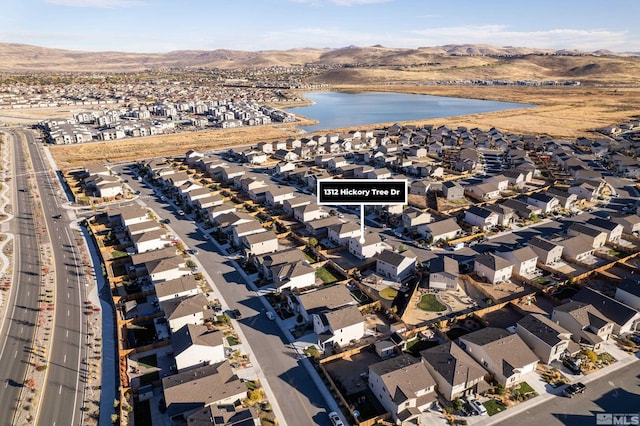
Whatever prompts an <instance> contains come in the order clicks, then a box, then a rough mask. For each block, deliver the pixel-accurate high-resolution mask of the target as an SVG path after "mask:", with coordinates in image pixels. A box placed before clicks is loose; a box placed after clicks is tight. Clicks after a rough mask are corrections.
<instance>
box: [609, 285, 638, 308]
mask: <svg viewBox="0 0 640 426" xmlns="http://www.w3.org/2000/svg"><path fill="white" fill-rule="evenodd" d="M615 298H616V300H618V301H620V302H622V303H624V304H625V305H628V306H631V307H632V308H634V309H636V310H640V281H638V280H637V279H633V278H627V279H624V280H622V281H621V282H620V284H619V285H618V287H617V288H616V296H615Z"/></svg>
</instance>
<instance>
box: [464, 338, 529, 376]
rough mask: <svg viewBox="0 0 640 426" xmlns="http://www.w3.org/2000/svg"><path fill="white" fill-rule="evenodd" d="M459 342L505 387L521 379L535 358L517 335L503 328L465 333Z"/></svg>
mask: <svg viewBox="0 0 640 426" xmlns="http://www.w3.org/2000/svg"><path fill="white" fill-rule="evenodd" d="M460 345H461V346H462V347H464V348H465V350H466V351H467V352H468V353H469V354H470V355H471V356H472V357H473V359H475V360H476V361H478V363H479V364H481V365H483V366H484V368H486V369H487V370H488V371H489V372H490V373H491V374H493V378H494V379H495V380H496V381H497V382H498V383H500V384H501V385H503V386H505V387H511V386H513V385H515V384H516V383H520V382H521V381H522V380H524V376H525V375H526V374H528V373H533V372H534V371H535V370H536V366H537V365H538V361H539V359H538V357H537V356H536V355H535V354H534V353H533V352H532V351H531V349H529V347H528V346H527V345H526V344H525V342H524V341H523V340H522V339H521V338H520V336H518V335H517V334H513V333H510V332H508V331H507V330H505V329H503V328H496V327H487V328H483V329H481V330H478V331H474V332H472V333H469V334H465V335H464V336H462V337H460Z"/></svg>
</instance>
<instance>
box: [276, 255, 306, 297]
mask: <svg viewBox="0 0 640 426" xmlns="http://www.w3.org/2000/svg"><path fill="white" fill-rule="evenodd" d="M271 275H272V276H273V284H274V285H275V287H276V288H277V289H278V291H283V290H297V289H301V288H308V287H312V286H314V285H315V284H316V270H315V269H313V267H312V266H311V265H309V262H307V260H306V259H304V260H298V261H295V262H287V263H282V264H280V265H276V266H272V267H271Z"/></svg>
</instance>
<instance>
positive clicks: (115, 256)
mask: <svg viewBox="0 0 640 426" xmlns="http://www.w3.org/2000/svg"><path fill="white" fill-rule="evenodd" d="M127 256H129V253H127V252H126V251H121V250H114V251H112V252H111V258H112V259H120V258H122V257H127Z"/></svg>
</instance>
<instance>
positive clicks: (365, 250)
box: [349, 232, 385, 260]
mask: <svg viewBox="0 0 640 426" xmlns="http://www.w3.org/2000/svg"><path fill="white" fill-rule="evenodd" d="M360 238H361V237H358V238H349V253H351V254H352V255H354V256H355V257H357V258H358V259H362V260H364V259H369V258H372V257H374V256H375V255H377V254H379V253H382V250H384V248H385V244H384V243H383V242H382V240H381V239H380V235H379V234H378V233H377V232H367V233H366V234H365V235H364V242H361V241H360Z"/></svg>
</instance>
